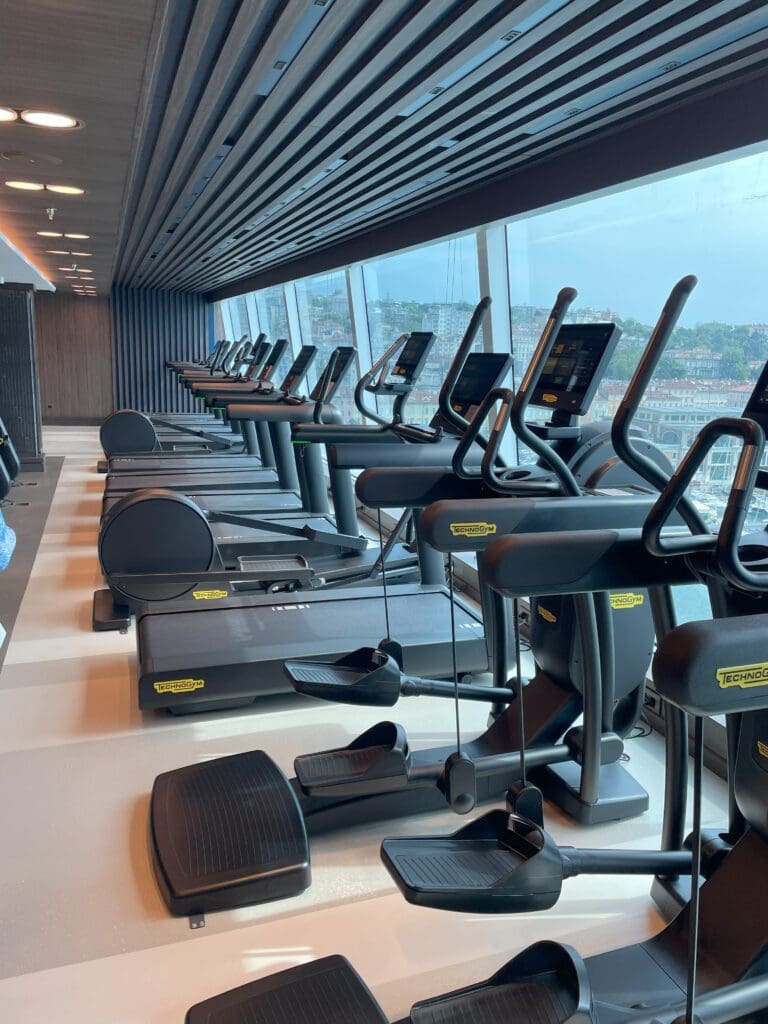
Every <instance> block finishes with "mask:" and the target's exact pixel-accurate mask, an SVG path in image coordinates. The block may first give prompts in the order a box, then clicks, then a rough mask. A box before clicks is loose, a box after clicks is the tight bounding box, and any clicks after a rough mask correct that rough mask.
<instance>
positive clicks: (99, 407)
mask: <svg viewBox="0 0 768 1024" xmlns="http://www.w3.org/2000/svg"><path fill="white" fill-rule="evenodd" d="M35 320H36V326H37V347H38V359H39V365H40V391H41V397H42V407H43V422H46V423H99V422H101V420H102V419H104V417H105V416H108V415H109V413H110V412H112V410H113V408H114V402H113V386H112V318H111V316H110V309H109V299H107V298H103V299H102V298H86V297H81V296H70V295H60V294H57V293H53V294H51V293H49V292H37V294H36V296H35Z"/></svg>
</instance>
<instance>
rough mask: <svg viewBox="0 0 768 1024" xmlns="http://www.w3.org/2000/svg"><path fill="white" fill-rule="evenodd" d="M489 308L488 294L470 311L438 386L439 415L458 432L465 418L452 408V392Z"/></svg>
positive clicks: (461, 430) (461, 429)
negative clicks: (456, 347)
mask: <svg viewBox="0 0 768 1024" xmlns="http://www.w3.org/2000/svg"><path fill="white" fill-rule="evenodd" d="M490 308H491V299H490V296H489V295H486V296H484V297H483V298H482V299H480V301H479V302H478V304H477V305H476V306H475V310H474V312H473V313H472V316H471V318H470V321H469V323H468V324H467V329H466V331H465V332H464V337H463V338H462V339H461V344H460V345H459V349H458V351H457V353H456V355H455V356H454V357H453V362H452V363H451V365H450V367H449V368H448V373H447V374H446V377H445V380H444V381H443V385H442V387H441V388H440V394H439V396H438V399H437V408H438V411H439V412H440V415H441V416H442V417H443V419H444V420H445V421H446V423H451V424H452V425H453V426H454V427H456V429H457V430H458V431H459V433H462V434H463V433H464V431H465V430H466V429H467V420H466V419H465V418H464V417H463V416H461V415H459V413H457V412H456V410H455V409H454V408H453V404H454V403H453V393H454V391H455V390H456V385H457V384H458V382H459V377H460V376H461V372H462V370H463V369H464V365H465V363H466V361H467V359H468V358H469V354H470V352H471V351H472V347H473V345H474V344H475V339H476V338H477V332H478V331H479V330H480V327H481V326H482V323H483V320H485V317H486V315H487V313H488V310H489V309H490Z"/></svg>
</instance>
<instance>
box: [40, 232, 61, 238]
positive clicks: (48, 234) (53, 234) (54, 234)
mask: <svg viewBox="0 0 768 1024" xmlns="http://www.w3.org/2000/svg"><path fill="white" fill-rule="evenodd" d="M35 234H38V235H42V236H43V238H61V232H60V231H37V232H35Z"/></svg>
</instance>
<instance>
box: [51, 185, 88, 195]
mask: <svg viewBox="0 0 768 1024" xmlns="http://www.w3.org/2000/svg"><path fill="white" fill-rule="evenodd" d="M45 188H46V190H47V191H48V192H60V193H61V194H62V195H63V196H84V195H85V189H84V188H77V186H76V185H46V186H45Z"/></svg>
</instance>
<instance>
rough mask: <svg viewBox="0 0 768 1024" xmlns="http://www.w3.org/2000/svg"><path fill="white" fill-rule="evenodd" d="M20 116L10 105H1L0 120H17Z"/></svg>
mask: <svg viewBox="0 0 768 1024" xmlns="http://www.w3.org/2000/svg"><path fill="white" fill-rule="evenodd" d="M18 116H19V115H18V114H17V113H16V111H15V110H11V108H10V107H0V121H15V120H16V118H17V117H18Z"/></svg>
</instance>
